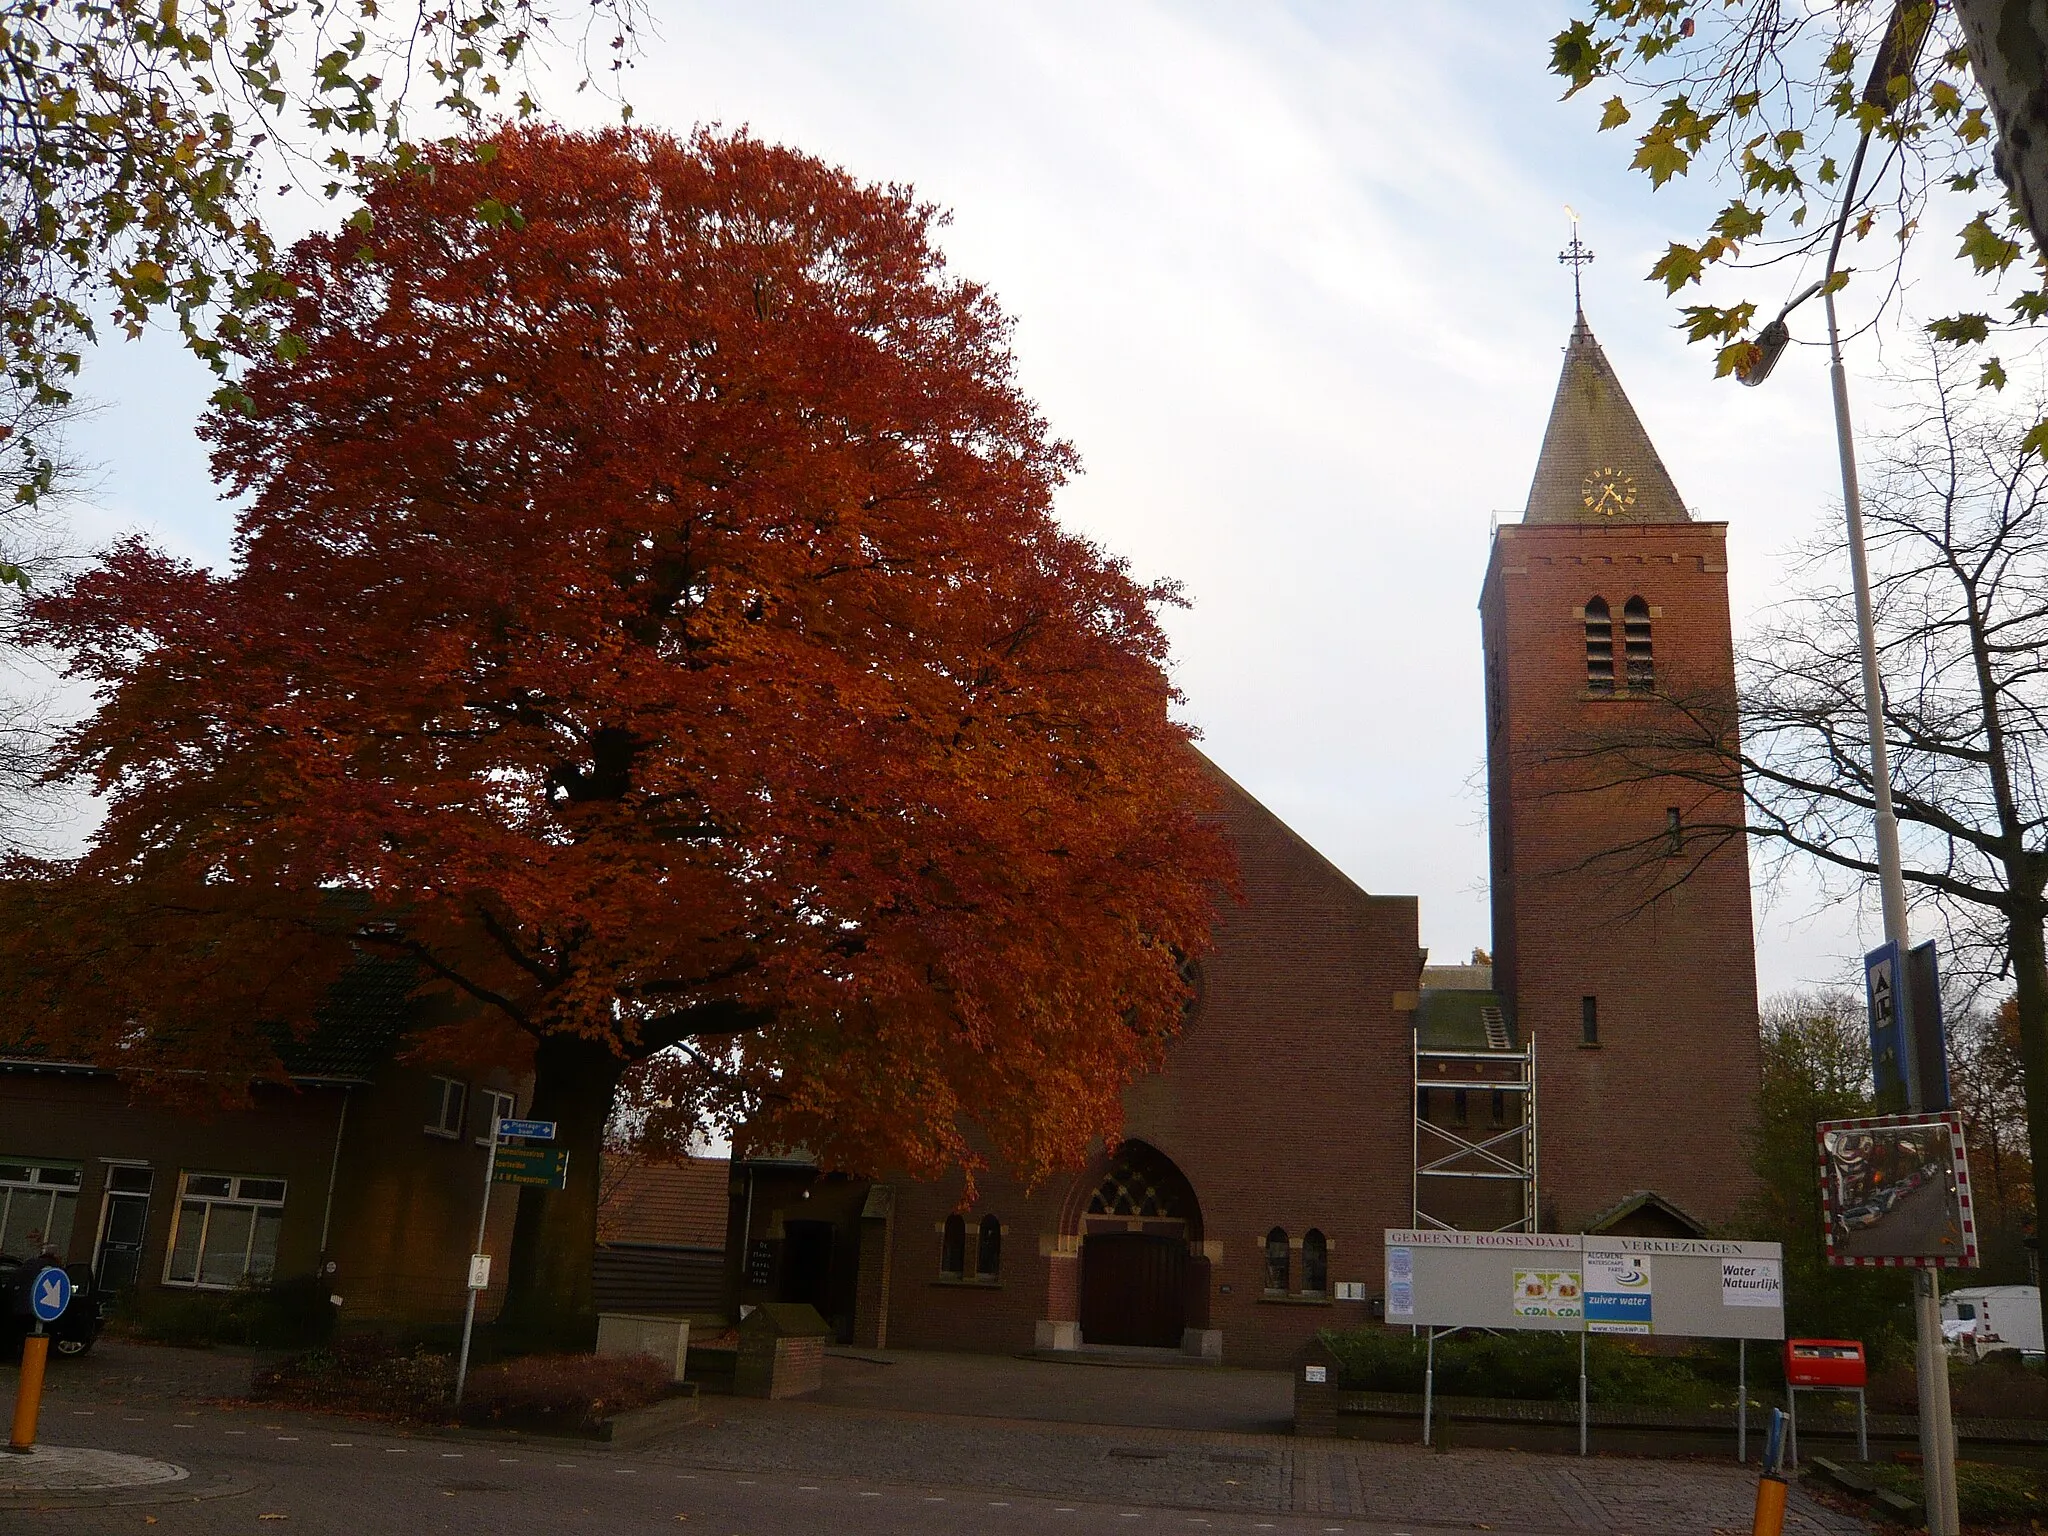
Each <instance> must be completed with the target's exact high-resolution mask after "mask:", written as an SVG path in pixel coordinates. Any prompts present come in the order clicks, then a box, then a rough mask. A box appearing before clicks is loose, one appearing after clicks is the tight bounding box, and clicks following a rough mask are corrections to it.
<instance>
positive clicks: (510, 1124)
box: [498, 1120, 555, 1141]
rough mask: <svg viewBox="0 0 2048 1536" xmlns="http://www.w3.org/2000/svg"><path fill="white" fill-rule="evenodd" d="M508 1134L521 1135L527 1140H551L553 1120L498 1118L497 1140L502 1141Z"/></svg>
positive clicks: (553, 1130)
mask: <svg viewBox="0 0 2048 1536" xmlns="http://www.w3.org/2000/svg"><path fill="white" fill-rule="evenodd" d="M509 1136H521V1137H524V1138H525V1139H526V1140H528V1141H553V1140H554V1139H555V1122H554V1121H552V1120H500V1121H499V1122H498V1138H499V1140H501V1141H502V1140H504V1139H505V1138H506V1137H509Z"/></svg>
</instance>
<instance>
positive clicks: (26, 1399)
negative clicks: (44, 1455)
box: [7, 1332, 50, 1455]
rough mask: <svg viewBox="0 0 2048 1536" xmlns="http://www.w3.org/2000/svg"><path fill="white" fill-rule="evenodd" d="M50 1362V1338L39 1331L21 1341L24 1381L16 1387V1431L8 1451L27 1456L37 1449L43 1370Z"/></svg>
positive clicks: (8, 1438) (9, 1436)
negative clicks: (37, 1422)
mask: <svg viewBox="0 0 2048 1536" xmlns="http://www.w3.org/2000/svg"><path fill="white" fill-rule="evenodd" d="M49 1360H50V1337H49V1335H48V1334H46V1333H42V1332H36V1333H32V1334H30V1335H29V1336H28V1337H27V1338H25V1339H23V1340H22V1341H21V1380H20V1381H19V1382H18V1383H16V1385H15V1388H14V1428H13V1430H12V1431H11V1432H10V1433H9V1434H8V1436H7V1449H8V1450H10V1451H19V1452H21V1453H23V1454H24V1455H25V1454H27V1453H28V1452H30V1451H32V1450H34V1449H35V1448H36V1419H37V1417H38V1416H39V1415H40V1414H41V1413H42V1409H43V1367H44V1366H45V1365H47V1364H48V1363H49Z"/></svg>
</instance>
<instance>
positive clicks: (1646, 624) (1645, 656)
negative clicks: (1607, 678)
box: [1588, 597, 1657, 693]
mask: <svg viewBox="0 0 2048 1536" xmlns="http://www.w3.org/2000/svg"><path fill="white" fill-rule="evenodd" d="M1588 632H1589V633H1590V630H1589V631H1588ZM1621 644H1622V654H1623V658H1624V659H1625V660H1626V661H1627V663H1628V689H1629V692H1630V693H1648V692H1649V691H1650V690H1651V689H1653V688H1655V687H1656V686H1657V668H1656V664H1655V662H1654V661H1653V660H1652V658H1651V656H1650V605H1649V604H1648V603H1646V602H1644V601H1643V600H1642V599H1641V598H1640V597H1632V598H1630V599H1629V600H1628V601H1627V602H1626V603H1624V604H1622V607H1621ZM1613 664H1614V663H1613V660H1612V658H1610V659H1609V661H1608V666H1609V667H1610V668H1612V666H1613Z"/></svg>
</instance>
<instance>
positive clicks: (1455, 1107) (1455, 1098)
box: [1451, 1088, 1467, 1125]
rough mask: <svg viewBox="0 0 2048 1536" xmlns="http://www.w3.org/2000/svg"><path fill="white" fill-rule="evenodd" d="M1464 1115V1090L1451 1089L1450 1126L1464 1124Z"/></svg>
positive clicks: (1465, 1112) (1465, 1111)
mask: <svg viewBox="0 0 2048 1536" xmlns="http://www.w3.org/2000/svg"><path fill="white" fill-rule="evenodd" d="M1466 1114H1467V1110H1466V1104H1465V1090H1464V1089H1462V1088H1453V1089H1452V1090H1451V1124H1453V1125H1463V1124H1465V1123H1466Z"/></svg>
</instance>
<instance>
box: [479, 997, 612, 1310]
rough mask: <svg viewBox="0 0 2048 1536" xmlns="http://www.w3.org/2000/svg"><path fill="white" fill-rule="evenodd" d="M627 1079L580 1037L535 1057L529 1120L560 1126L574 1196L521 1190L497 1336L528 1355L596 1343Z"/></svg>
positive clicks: (550, 1043) (549, 1044)
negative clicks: (609, 1139)
mask: <svg viewBox="0 0 2048 1536" xmlns="http://www.w3.org/2000/svg"><path fill="white" fill-rule="evenodd" d="M625 1070H626V1063H625V1062H624V1061H622V1060H621V1059H620V1058H619V1057H618V1056H616V1055H614V1054H613V1053H612V1052H611V1051H610V1050H609V1049H608V1048H606V1047H605V1046H602V1045H598V1044H595V1043H593V1042H591V1041H588V1040H582V1039H578V1038H576V1037H574V1036H568V1035H550V1036H549V1037H548V1038H547V1039H545V1040H543V1041H542V1042H541V1043H540V1046H539V1047H538V1049H536V1050H535V1052H534V1058H533V1074H534V1081H533V1108H532V1109H531V1110H530V1111H529V1112H528V1113H529V1114H530V1115H531V1116H532V1117H533V1118H534V1119H536V1120H552V1121H554V1122H555V1126H556V1130H555V1137H556V1140H555V1145H556V1146H558V1147H561V1148H563V1149H564V1150H566V1151H567V1152H568V1154H569V1181H568V1182H569V1187H568V1188H567V1189H560V1190H556V1189H533V1188H528V1189H522V1190H520V1191H519V1217H518V1220H517V1222H516V1223H515V1225H514V1226H513V1229H512V1254H511V1258H510V1260H509V1261H508V1262H507V1264H506V1274H505V1307H504V1310H503V1311H502V1312H501V1313H499V1315H498V1329H499V1333H500V1334H501V1336H503V1337H504V1338H506V1339H507V1340H508V1341H511V1342H514V1343H517V1344H519V1345H521V1346H523V1347H528V1348H553V1349H571V1350H581V1349H589V1348H590V1347H591V1345H592V1343H593V1341H594V1340H595V1338H596V1336H597V1299H596V1292H595V1285H594V1282H593V1280H592V1277H591V1258H592V1255H593V1254H594V1253H595V1251H596V1248H597V1196H598V1159H599V1155H600V1153H601V1152H602V1150H603V1147H604V1128H605V1122H606V1121H607V1120H609V1119H610V1118H611V1112H612V1100H613V1097H614V1095H615V1094H616V1093H617V1091H618V1086H619V1078H620V1076H621V1074H623V1073H624V1071H625Z"/></svg>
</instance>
